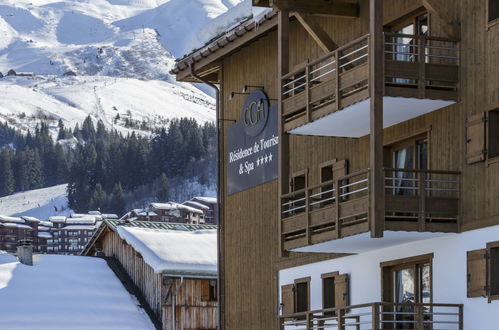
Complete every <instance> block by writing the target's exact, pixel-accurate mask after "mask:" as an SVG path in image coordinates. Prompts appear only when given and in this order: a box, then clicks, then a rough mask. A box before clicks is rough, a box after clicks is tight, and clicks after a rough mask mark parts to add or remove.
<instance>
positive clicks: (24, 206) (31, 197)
mask: <svg viewBox="0 0 499 330" xmlns="http://www.w3.org/2000/svg"><path fill="white" fill-rule="evenodd" d="M66 186H67V185H65V184H61V185H58V186H53V187H49V188H43V189H36V190H30V191H25V192H20V193H16V194H13V195H10V196H5V197H2V198H0V214H2V215H10V216H23V215H24V216H32V217H35V218H38V219H43V220H45V219H48V218H49V217H51V216H54V215H64V216H69V215H70V214H71V213H73V211H72V210H71V209H69V208H68V199H67V193H66ZM56 208H57V210H56Z"/></svg>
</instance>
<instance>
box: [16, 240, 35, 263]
mask: <svg viewBox="0 0 499 330" xmlns="http://www.w3.org/2000/svg"><path fill="white" fill-rule="evenodd" d="M17 258H18V259H19V261H20V262H21V263H22V264H24V265H27V266H33V241H32V240H29V239H23V240H20V241H19V243H18V246H17Z"/></svg>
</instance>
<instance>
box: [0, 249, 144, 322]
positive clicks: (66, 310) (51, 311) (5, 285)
mask: <svg viewBox="0 0 499 330" xmlns="http://www.w3.org/2000/svg"><path fill="white" fill-rule="evenodd" d="M34 261H35V265H34V266H26V265H23V264H21V263H19V261H18V260H17V258H15V257H14V256H12V255H10V254H6V253H0V292H1V294H0V306H2V307H1V308H0V329H9V330H22V329H36V330H53V329H78V330H107V329H114V330H118V329H120V330H121V329H123V330H125V329H126V330H135V329H144V330H147V329H151V330H153V329H154V326H153V325H152V323H151V321H150V320H149V318H148V317H147V315H146V314H145V312H144V311H143V310H142V309H141V308H140V307H138V304H137V303H136V301H134V300H133V298H132V296H130V294H129V293H128V292H127V291H126V289H125V288H124V287H123V285H122V284H121V282H120V281H119V280H118V278H117V277H116V276H115V275H114V273H113V272H112V270H111V269H109V267H108V266H107V264H106V262H105V261H104V260H103V259H100V258H94V257H81V256H64V255H37V256H35V260H34Z"/></svg>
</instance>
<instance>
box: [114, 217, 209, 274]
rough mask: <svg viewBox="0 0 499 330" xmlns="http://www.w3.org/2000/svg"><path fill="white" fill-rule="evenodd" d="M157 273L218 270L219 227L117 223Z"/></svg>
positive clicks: (120, 232)
mask: <svg viewBox="0 0 499 330" xmlns="http://www.w3.org/2000/svg"><path fill="white" fill-rule="evenodd" d="M117 230H118V234H119V235H120V237H121V238H122V239H124V240H125V241H126V242H127V243H128V244H130V245H132V246H133V247H134V249H135V250H136V251H137V252H139V253H140V254H141V255H142V257H143V258H144V261H145V262H146V263H147V264H148V265H149V266H151V267H152V268H153V269H154V271H155V272H156V273H163V272H165V273H167V272H175V273H196V274H210V275H215V274H216V273H217V231H216V230H200V231H182V230H160V229H144V228H136V227H124V226H118V227H117Z"/></svg>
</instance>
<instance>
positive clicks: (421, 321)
mask: <svg viewBox="0 0 499 330" xmlns="http://www.w3.org/2000/svg"><path fill="white" fill-rule="evenodd" d="M279 319H280V327H281V330H291V329H293V330H298V329H303V330H312V329H339V330H348V329H355V330H364V329H370V330H381V329H414V330H416V329H417V330H424V329H434V330H437V329H447V330H454V329H455V330H463V329H464V325H463V305H460V304H412V303H399V304H397V303H383V302H380V303H371V304H362V305H354V306H348V307H341V308H330V309H321V310H315V311H310V312H302V313H295V314H290V315H282V316H280V318H279Z"/></svg>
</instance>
